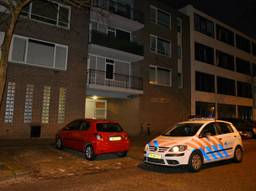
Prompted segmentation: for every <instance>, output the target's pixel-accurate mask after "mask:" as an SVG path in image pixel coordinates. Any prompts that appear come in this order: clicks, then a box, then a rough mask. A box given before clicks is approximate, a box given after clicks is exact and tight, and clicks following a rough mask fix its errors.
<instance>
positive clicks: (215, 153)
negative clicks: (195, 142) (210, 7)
mask: <svg viewBox="0 0 256 191" xmlns="http://www.w3.org/2000/svg"><path fill="white" fill-rule="evenodd" d="M199 138H200V142H201V143H202V144H203V150H201V152H202V154H203V156H204V159H205V162H214V161H218V160H221V159H222V158H223V156H222V155H221V154H220V152H219V150H220V149H219V148H218V143H219V139H218V138H217V126H216V124H215V122H212V123H209V124H207V125H206V126H205V127H204V128H203V129H202V131H201V132H200V135H199Z"/></svg>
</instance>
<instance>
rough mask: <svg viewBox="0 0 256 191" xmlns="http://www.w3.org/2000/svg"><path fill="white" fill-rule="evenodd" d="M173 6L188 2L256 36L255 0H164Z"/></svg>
mask: <svg viewBox="0 0 256 191" xmlns="http://www.w3.org/2000/svg"><path fill="white" fill-rule="evenodd" d="M166 1H167V2H169V3H171V4H173V6H175V7H177V8H178V7H181V6H182V5H184V4H186V3H188V2H190V3H191V4H193V5H194V6H195V7H196V8H197V9H199V10H202V11H203V12H206V13H207V14H208V15H210V16H212V17H215V18H217V19H219V20H221V21H223V22H224V23H226V24H228V25H230V26H232V27H234V28H236V29H238V30H239V31H241V32H244V33H246V34H248V35H249V36H252V37H255V38H256V0H166Z"/></svg>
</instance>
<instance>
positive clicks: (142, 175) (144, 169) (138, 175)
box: [0, 140, 256, 191]
mask: <svg viewBox="0 0 256 191" xmlns="http://www.w3.org/2000/svg"><path fill="white" fill-rule="evenodd" d="M244 145H245V152H244V158H243V162H242V163H240V164H235V163H232V162H231V161H228V162H218V163H215V164H210V165H207V166H205V167H204V168H203V169H202V170H201V171H200V172H198V173H190V172H188V171H187V170H186V169H185V168H162V167H156V166H145V165H143V164H142V163H139V165H138V166H136V167H129V168H125V169H118V170H109V171H108V170H107V171H103V172H98V173H92V174H85V175H80V176H70V177H65V178H56V179H42V180H38V179H35V180H30V181H24V182H20V183H18V184H12V185H8V186H5V187H2V188H1V187H0V190H1V191H4V190H10V191H20V190H26V191H30V190H31V191H41V190H42V191H46V190H47V191H51V190H54V191H56V190H85V191H87V190H88V191H94V190H95V191H102V190H104V191H105V190H107V191H126V190H141V191H144V190H145V191H149V190H153V191H155V190H163V191H168V190H170V191H176V190H177V191H180V190H182V191H183V190H185V191H186V190H190V191H193V190H195V191H199V190H203V191H207V190H214V191H220V190H225V191H229V190H230V191H236V190H243V191H246V190H251V191H254V190H256V165H255V163H256V140H250V141H246V142H245V143H244ZM137 160H139V159H137ZM102 162H104V161H102Z"/></svg>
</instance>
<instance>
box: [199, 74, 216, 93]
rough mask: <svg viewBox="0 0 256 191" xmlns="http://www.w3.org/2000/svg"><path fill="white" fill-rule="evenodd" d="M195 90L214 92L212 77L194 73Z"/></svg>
mask: <svg viewBox="0 0 256 191" xmlns="http://www.w3.org/2000/svg"><path fill="white" fill-rule="evenodd" d="M196 90H199V91H205V92H214V91H215V88H214V75H211V74H206V73H201V72H196Z"/></svg>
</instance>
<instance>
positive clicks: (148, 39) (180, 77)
mask: <svg viewBox="0 0 256 191" xmlns="http://www.w3.org/2000/svg"><path fill="white" fill-rule="evenodd" d="M188 22H189V20H188V17H187V16H185V15H184V14H182V13H180V12H178V11H176V10H174V9H172V8H171V7H170V6H169V5H168V4H164V3H161V2H159V1H148V0H147V1H146V0H145V1H133V0H129V1H121V0H120V1H110V0H101V1H99V0H98V1H97V0H95V1H93V7H92V8H91V11H90V35H89V45H88V64H87V91H86V106H85V107H86V112H85V116H86V117H88V118H106V119H113V120H117V121H119V122H120V123H121V125H122V126H123V128H124V129H125V130H126V131H128V132H129V133H130V134H131V135H137V134H139V133H141V132H143V133H145V132H146V131H148V129H150V131H151V132H152V131H157V132H160V131H162V130H164V129H166V128H168V127H169V126H171V125H172V124H174V123H175V122H177V121H180V120H182V119H184V118H187V116H188V115H189V112H190V111H189V108H190V105H189V104H190V83H188V82H189V80H190V65H189V61H190V60H189V54H190V51H189V47H190V45H189V43H190V41H189V35H188V32H189V23H188Z"/></svg>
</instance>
